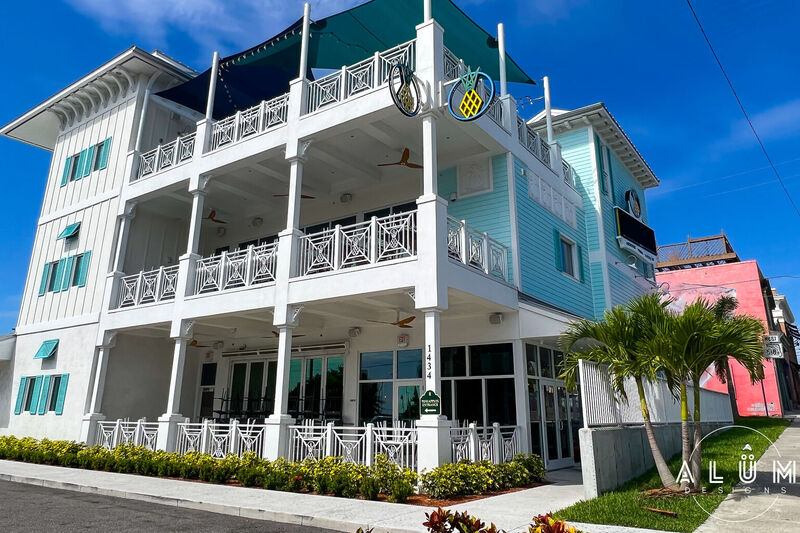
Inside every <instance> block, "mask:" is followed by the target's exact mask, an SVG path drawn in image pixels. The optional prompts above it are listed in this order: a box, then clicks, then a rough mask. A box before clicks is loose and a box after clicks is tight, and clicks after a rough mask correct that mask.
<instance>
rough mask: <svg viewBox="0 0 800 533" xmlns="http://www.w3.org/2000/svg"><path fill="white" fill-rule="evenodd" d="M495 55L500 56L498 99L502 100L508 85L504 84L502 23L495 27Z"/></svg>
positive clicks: (504, 36) (504, 46) (503, 32)
mask: <svg viewBox="0 0 800 533" xmlns="http://www.w3.org/2000/svg"><path fill="white" fill-rule="evenodd" d="M497 53H498V54H499V56H500V57H499V59H500V97H501V98H502V97H503V96H505V95H507V94H508V84H507V83H506V30H505V27H504V26H503V23H502V22H501V23H500V24H498V25H497ZM545 87H546V86H545ZM548 101H549V99H548Z"/></svg>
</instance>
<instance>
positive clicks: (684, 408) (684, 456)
mask: <svg viewBox="0 0 800 533" xmlns="http://www.w3.org/2000/svg"><path fill="white" fill-rule="evenodd" d="M690 440H691V439H690V438H689V402H688V398H687V397H686V380H681V460H682V461H683V463H682V464H685V465H688V464H689V461H690V459H691V453H692V451H691V442H690ZM686 485H687V483H686V482H685V481H684V482H682V483H681V489H685V488H686Z"/></svg>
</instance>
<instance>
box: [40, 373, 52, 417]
mask: <svg viewBox="0 0 800 533" xmlns="http://www.w3.org/2000/svg"><path fill="white" fill-rule="evenodd" d="M48 392H50V376H49V375H47V376H45V377H44V382H42V391H41V393H40V394H39V414H40V415H43V414H45V413H46V412H47V393H48Z"/></svg>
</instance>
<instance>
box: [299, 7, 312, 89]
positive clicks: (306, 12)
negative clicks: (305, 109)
mask: <svg viewBox="0 0 800 533" xmlns="http://www.w3.org/2000/svg"><path fill="white" fill-rule="evenodd" d="M310 21H311V4H309V3H308V2H306V3H305V5H304V6H303V37H302V40H301V41H300V74H298V76H297V77H298V78H300V79H301V80H304V79H306V72H307V71H308V34H309V28H308V25H309V23H310Z"/></svg>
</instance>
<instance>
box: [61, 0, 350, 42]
mask: <svg viewBox="0 0 800 533" xmlns="http://www.w3.org/2000/svg"><path fill="white" fill-rule="evenodd" d="M67 2H68V3H69V4H70V5H72V7H73V8H74V9H75V10H76V11H78V12H80V13H82V14H84V15H86V16H87V17H90V18H92V19H94V20H95V21H97V23H98V24H99V25H100V26H101V27H102V28H103V29H104V30H105V31H107V32H109V33H113V34H117V35H130V36H132V37H134V38H136V39H140V40H141V41H142V44H144V45H147V46H152V47H156V48H158V47H160V48H165V47H166V44H167V38H168V35H170V34H171V33H179V34H183V35H185V36H188V37H189V38H190V39H192V40H193V41H195V42H196V43H197V44H198V45H199V46H200V48H202V49H203V50H204V51H205V52H207V51H209V50H213V49H218V50H219V51H220V53H222V54H223V55H225V54H229V53H233V52H235V51H237V50H239V49H241V48H245V47H248V46H251V45H254V44H257V43H259V42H261V41H263V40H264V39H266V38H268V37H270V36H271V35H274V34H275V33H277V32H278V31H280V30H282V29H283V28H284V27H286V26H287V25H289V24H291V23H292V22H294V21H295V20H297V19H299V18H300V17H301V16H302V15H303V1H301V0H238V1H236V0H116V1H114V2H108V1H106V0H67ZM359 3H361V2H360V0H317V1H315V2H314V5H313V8H312V12H311V17H312V19H314V18H320V17H324V16H328V15H331V14H333V13H336V12H338V11H341V10H343V9H346V8H348V7H352V6H353V5H356V4H359Z"/></svg>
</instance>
